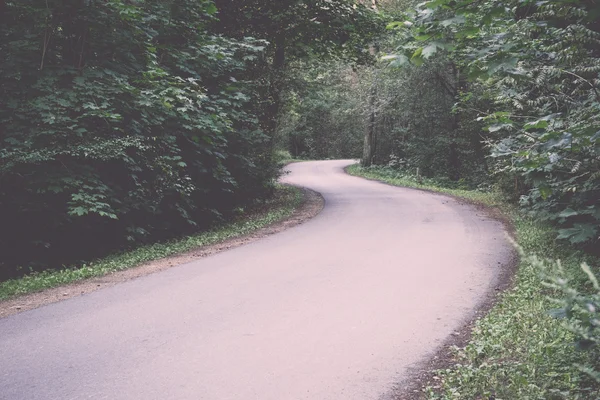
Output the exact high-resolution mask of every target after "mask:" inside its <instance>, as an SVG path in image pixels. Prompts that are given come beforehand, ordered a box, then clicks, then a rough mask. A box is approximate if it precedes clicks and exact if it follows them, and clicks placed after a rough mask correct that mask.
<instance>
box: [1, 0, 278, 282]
mask: <svg viewBox="0 0 600 400" xmlns="http://www.w3.org/2000/svg"><path fill="white" fill-rule="evenodd" d="M215 13H216V8H215V6H214V4H213V3H212V2H211V1H192V0H173V1H171V2H162V1H158V0H148V1H144V2H134V3H132V2H126V1H121V0H111V1H79V2H73V1H68V0H49V1H48V2H39V1H34V0H24V1H18V2H13V1H8V2H7V3H6V7H5V9H4V10H3V14H2V16H1V18H2V22H1V23H0V37H2V41H1V42H0V75H1V76H2V79H1V80H0V98H1V99H2V101H1V102H0V220H1V221H2V224H1V225H0V254H2V259H1V260H0V279H2V278H6V277H7V276H13V275H15V274H16V272H15V267H16V266H19V265H23V266H32V267H34V268H36V269H43V268H45V267H47V266H57V265H61V264H63V263H68V264H70V263H73V262H76V261H78V260H80V259H89V258H94V257H98V256H101V255H103V254H105V253H106V252H108V251H112V250H115V249H119V248H123V247H126V246H128V244H129V243H133V242H142V243H143V242H149V241H155V240H162V239H166V238H169V237H172V236H173V235H180V234H182V233H185V232H192V231H196V230H198V229H200V228H205V227H207V226H209V225H210V224H212V223H213V222H215V221H217V220H219V219H221V218H223V217H227V216H228V215H229V214H231V213H232V212H233V210H235V209H236V208H238V207H241V206H244V205H246V204H250V203H252V202H253V201H254V200H255V199H257V198H261V197H264V196H265V195H267V194H268V193H269V192H270V190H271V184H272V181H273V178H274V177H275V176H276V174H277V168H276V166H275V165H274V164H273V163H272V160H271V156H270V141H269V140H268V138H267V137H266V136H265V135H264V134H263V133H262V131H261V129H260V127H259V123H258V121H257V116H256V115H257V113H258V111H257V109H256V106H255V104H256V103H257V102H256V101H255V100H256V96H257V90H258V89H259V83H258V82H255V83H252V84H250V83H249V82H247V80H246V78H247V77H248V76H251V75H252V74H254V71H256V70H259V69H260V68H261V64H262V61H261V59H262V50H263V48H264V46H265V44H264V43H263V42H261V41H257V40H253V39H246V40H231V39H227V38H224V37H220V36H215V35H212V34H211V33H210V32H208V31H207V29H206V26H207V24H208V23H209V22H211V21H213V20H214V18H215ZM40 44H41V45H40Z"/></svg>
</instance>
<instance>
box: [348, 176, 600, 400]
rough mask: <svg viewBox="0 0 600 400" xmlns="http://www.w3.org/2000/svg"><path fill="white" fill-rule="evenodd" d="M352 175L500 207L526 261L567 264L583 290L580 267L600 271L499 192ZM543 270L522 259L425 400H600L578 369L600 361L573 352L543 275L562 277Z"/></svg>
mask: <svg viewBox="0 0 600 400" xmlns="http://www.w3.org/2000/svg"><path fill="white" fill-rule="evenodd" d="M348 172H349V173H350V174H352V175H355V176H361V177H365V178H369V179H377V180H380V181H383V182H386V183H388V184H392V185H397V186H405V187H412V188H417V189H425V190H431V191H435V192H440V193H446V194H450V195H453V196H457V197H461V198H464V199H467V200H469V201H471V202H475V203H478V204H483V205H486V206H491V207H497V208H498V209H500V210H501V211H502V212H503V214H504V216H505V217H506V218H508V219H509V220H510V222H511V223H512V225H513V226H514V231H515V238H516V241H517V243H518V244H519V246H521V247H522V248H523V251H524V252H525V254H539V255H541V256H543V257H545V258H550V259H560V260H561V265H562V276H563V277H564V279H568V280H569V281H571V282H578V285H580V286H583V282H584V274H583V272H582V271H581V269H580V265H581V263H582V262H587V263H588V264H590V265H591V266H593V267H598V260H596V259H590V258H588V257H586V256H585V255H584V254H582V253H580V252H577V251H574V250H573V249H571V248H569V247H566V246H562V245H559V244H557V243H556V241H555V239H554V238H555V237H556V233H555V232H554V231H553V230H552V229H551V228H550V227H548V226H546V225H544V224H541V223H537V222H536V221H534V220H532V219H531V218H528V217H526V216H524V215H522V214H520V213H519V212H518V211H517V210H516V209H515V208H514V207H512V206H511V205H508V204H506V203H504V202H503V201H502V200H501V198H500V196H498V195H496V194H494V193H485V192H479V191H470V190H462V189H451V188H444V187H439V186H437V185H436V183H435V182H433V181H423V182H418V181H417V180H416V179H415V178H414V177H411V176H407V175H402V174H400V173H398V172H395V171H392V170H389V169H384V168H371V169H363V168H361V167H359V166H352V167H350V168H349V170H348ZM541 264H542V263H540V262H536V261H535V259H534V258H532V257H523V258H522V260H521V262H520V264H519V267H518V270H517V274H516V276H515V280H514V287H513V288H512V289H511V290H509V291H507V292H505V293H503V294H502V295H501V296H500V298H499V301H498V303H497V304H496V305H495V306H494V308H493V309H492V310H491V311H490V312H489V313H488V314H487V315H486V316H485V317H483V318H481V319H479V320H478V321H477V322H476V324H475V326H474V329H473V331H472V337H471V341H470V343H469V344H468V345H467V346H466V347H464V348H455V349H454V350H455V359H454V362H455V364H454V365H453V366H452V367H451V368H448V369H445V370H442V371H438V372H437V373H436V376H435V377H434V379H433V383H432V384H431V386H430V387H429V388H427V389H426V390H425V391H424V392H423V398H429V399H469V400H475V399H477V400H480V399H481V400H483V399H486V400H487V399H496V400H500V399H503V400H522V399H565V400H566V399H581V400H583V399H586V400H592V399H600V392H598V386H597V384H595V383H594V382H593V381H592V379H590V377H589V375H587V374H585V373H584V372H582V371H581V369H580V368H578V367H577V365H583V366H588V367H590V366H591V367H593V366H594V364H596V363H597V358H596V359H595V357H594V354H593V353H592V352H589V351H587V352H584V351H580V350H578V349H577V348H576V347H575V346H574V345H573V343H574V341H575V336H574V334H573V333H571V331H570V330H569V329H567V327H566V325H565V322H564V321H562V320H559V319H556V318H554V317H552V316H551V315H550V312H549V311H550V310H552V309H554V308H556V307H557V305H556V303H555V302H554V301H553V299H552V298H553V297H556V296H559V294H558V293H556V292H553V291H552V290H550V289H549V288H548V287H547V286H546V285H544V280H545V278H544V277H543V275H544V273H546V274H547V273H550V274H554V273H556V271H548V270H546V271H544V270H543V269H542V268H541ZM546 265H547V264H546ZM596 356H597V354H596Z"/></svg>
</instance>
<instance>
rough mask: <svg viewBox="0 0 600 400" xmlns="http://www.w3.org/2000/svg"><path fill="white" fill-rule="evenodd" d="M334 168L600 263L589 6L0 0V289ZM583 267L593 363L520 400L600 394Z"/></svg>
mask: <svg viewBox="0 0 600 400" xmlns="http://www.w3.org/2000/svg"><path fill="white" fill-rule="evenodd" d="M339 158H354V159H361V166H362V168H363V169H364V170H367V171H372V172H374V173H380V174H392V175H394V176H409V177H413V178H415V179H417V180H419V181H421V180H428V182H433V183H434V184H435V185H438V186H442V187H447V188H454V189H464V190H473V191H479V192H485V193H494V194H495V195H497V196H499V197H500V198H502V200H503V201H505V202H507V203H509V204H512V205H514V206H515V207H518V208H519V210H520V212H521V213H523V215H526V216H527V217H528V218H531V219H533V220H535V221H536V222H539V223H543V224H546V225H547V226H550V227H551V229H552V235H553V237H552V240H554V241H555V243H556V245H557V246H565V247H566V248H568V249H570V250H569V251H575V252H580V253H581V254H584V255H585V257H590V258H589V259H591V260H597V258H595V257H598V256H600V238H599V237H600V3H599V2H597V1H596V0H582V1H578V0H572V1H570V0H542V1H532V0H430V1H426V2H422V3H418V2H414V1H412V0H369V1H358V0H286V1H269V0H169V1H158V0H44V1H42V0H19V1H13V0H0V221H1V224H0V254H1V257H0V281H2V280H7V279H10V278H15V277H20V276H23V275H25V274H27V273H30V272H39V271H44V270H47V269H56V268H60V267H62V266H72V265H80V264H82V263H85V262H86V261H87V260H91V259H96V258H99V257H104V256H106V255H108V254H111V253H114V252H117V251H123V250H126V249H132V248H135V247H136V246H140V245H144V244H148V243H155V242H160V241H164V240H169V239H172V238H175V237H181V236H183V235H188V234H192V233H194V232H199V231H203V230H207V229H209V228H211V227H213V226H215V224H218V223H220V222H222V221H228V220H230V219H232V218H233V217H234V216H235V215H237V214H239V213H240V210H245V209H247V208H251V207H253V206H256V205H257V204H261V202H264V201H265V200H266V199H269V198H270V197H271V196H272V195H273V192H274V190H275V183H276V181H277V179H278V177H279V176H280V175H281V173H282V171H281V163H282V162H285V161H286V160H291V159H339ZM536 262H537V261H536ZM590 265H591V267H592V268H591V269H590V270H589V271H588V272H589V274H588V275H589V276H590V280H589V281H586V282H585V283H581V285H579V286H577V289H572V288H570V287H568V286H567V285H566V283H565V282H562V281H560V280H554V281H553V284H554V286H553V290H558V291H560V289H561V288H562V289H564V290H565V291H566V292H567V295H566V297H563V300H565V299H566V300H565V301H566V303H565V304H566V306H565V308H564V309H565V310H566V317H568V318H571V317H575V322H574V323H573V324H572V325H571V326H570V328H569V329H570V330H571V332H573V335H574V337H573V338H571V337H570V339H573V341H575V340H577V343H578V345H579V346H580V347H582V348H584V349H585V350H589V351H590V352H589V353H586V354H587V355H586V357H588V358H586V360H587V361H585V362H584V361H581V360H580V364H578V366H577V367H576V368H575V367H572V366H571V364H569V365H567V364H568V363H567V362H566V361H565V365H560V366H559V367H557V368H555V369H554V370H551V371H546V373H547V374H550V375H548V376H549V377H550V378H548V377H546V378H544V379H547V380H545V381H544V382H545V383H543V384H542V386H543V388H542V389H540V391H538V392H535V393H536V395H537V396H538V397H535V396H533V397H520V398H523V399H524V398H532V399H533V398H556V399H562V398H565V399H566V398H571V399H574V398H581V399H586V398H589V399H592V398H593V397H592V396H593V394H592V393H597V392H593V390H597V385H598V383H599V382H600V373H599V372H597V371H598V369H597V368H598V365H597V358H596V356H597V354H598V353H597V351H598V344H599V343H600V322H599V321H600V320H599V319H598V318H599V317H598V315H599V314H598V311H597V310H598V308H599V307H600V294H599V293H600V288H598V283H597V281H595V278H594V274H596V275H598V268H597V266H598V264H593V262H592V263H591V264H590ZM561 285H562V286H561ZM540 290H541V289H540ZM579 290H581V293H580V292H579ZM532 329H533V328H532ZM575 336H576V337H577V338H575ZM566 341H568V340H565V342H566ZM550 347H551V346H549V347H548V348H547V350H548V351H549V352H550V351H552V350H551V348H550ZM540 357H544V356H543V355H542V356H540ZM594 359H595V360H594ZM590 360H591V361H590ZM551 374H556V375H551ZM534 375H535V374H534ZM558 375H560V376H561V379H562V382H564V381H568V380H569V379H572V380H573V382H575V384H573V386H574V387H573V388H571V389H565V388H564V387H562V388H553V387H552V385H551V384H550V383H549V382H550V380H551V378H552V377H555V376H558ZM567 375H568V377H567ZM506 379H509V378H506ZM532 379H533V378H532ZM494 384H495V385H497V386H501V385H502V382H496V383H494ZM527 384H531V385H534V384H536V383H534V380H532V381H531V382H529V383H527ZM523 385H524V386H526V384H523ZM544 385H546V386H544ZM594 385H596V386H594ZM593 388H596V389H593ZM569 390H570V391H569ZM447 393H449V392H447ZM447 393H446V395H445V397H440V398H448V399H450V398H467V397H460V396H457V397H451V396H450V395H448V394H447ZM432 396H434V397H432V398H437V397H435V396H442V395H441V394H439V393H438V394H435V395H432ZM473 398H474V397H473ZM481 398H483V397H481ZM489 398H493V397H489ZM498 398H500V397H498Z"/></svg>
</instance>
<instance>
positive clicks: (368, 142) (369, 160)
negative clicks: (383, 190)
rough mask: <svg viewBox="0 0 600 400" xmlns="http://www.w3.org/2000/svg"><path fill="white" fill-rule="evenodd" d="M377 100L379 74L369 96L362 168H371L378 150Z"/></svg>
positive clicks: (374, 79)
mask: <svg viewBox="0 0 600 400" xmlns="http://www.w3.org/2000/svg"><path fill="white" fill-rule="evenodd" d="M376 98H377V72H376V73H375V77H374V78H373V83H372V84H371V94H370V96H369V120H368V122H367V129H366V130H365V142H364V147H363V158H362V163H361V164H362V166H363V167H370V166H371V165H373V163H374V161H375V152H376V150H377V131H376V129H375V119H376V114H375V99H376Z"/></svg>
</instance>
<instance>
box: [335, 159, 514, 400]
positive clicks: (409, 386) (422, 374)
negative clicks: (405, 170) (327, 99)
mask: <svg viewBox="0 0 600 400" xmlns="http://www.w3.org/2000/svg"><path fill="white" fill-rule="evenodd" d="M348 168H350V166H347V167H345V168H344V172H345V173H346V174H348V175H349V176H352V177H354V178H359V179H364V180H367V181H371V182H377V183H380V184H382V185H386V186H390V187H395V188H402V189H406V190H415V191H419V192H425V193H429V194H433V195H436V196H442V197H448V198H451V199H454V200H457V201H459V202H461V203H465V204H468V205H469V206H470V207H473V208H474V210H473V212H474V213H476V212H477V211H481V212H483V213H484V214H485V216H486V217H487V218H490V219H493V220H496V221H498V222H500V223H501V224H502V225H503V226H504V229H505V232H506V235H507V236H508V237H509V238H510V239H511V241H515V240H516V238H515V236H514V232H515V228H514V225H513V222H512V220H511V219H510V218H509V217H508V216H507V215H506V214H504V213H502V211H500V210H498V209H497V208H494V207H490V206H487V205H485V204H482V203H478V202H476V201H473V200H470V199H465V198H463V197H460V196H455V195H451V194H447V193H442V192H436V191H434V190H430V189H421V188H414V187H408V186H397V185H393V184H391V183H388V182H385V181H381V180H378V179H371V178H365V177H362V176H357V175H352V174H350V173H348ZM519 261H520V259H519V255H518V253H517V251H516V249H513V251H512V255H511V260H510V262H508V263H506V264H504V263H499V264H498V267H499V268H501V269H500V271H499V273H498V277H497V280H496V284H495V286H494V287H493V288H490V290H489V291H488V293H487V294H486V296H485V297H484V298H483V299H482V301H481V302H480V304H479V305H478V306H477V309H476V310H475V312H474V313H473V315H471V316H470V317H469V318H467V319H466V320H465V321H464V323H463V325H462V326H461V327H460V329H458V330H456V331H455V332H454V333H453V335H452V336H449V337H448V338H447V339H446V340H445V341H444V342H443V343H441V344H440V345H439V346H438V347H437V349H435V351H434V352H433V353H432V354H431V356H430V357H428V358H427V359H425V360H423V361H421V362H420V363H418V364H417V365H415V366H414V367H413V368H412V370H411V371H410V373H409V374H408V376H407V377H405V379H403V380H402V381H401V382H398V383H397V386H396V387H395V388H394V390H393V393H392V398H393V399H394V400H423V399H424V397H423V389H425V388H426V387H427V386H433V385H434V384H435V380H434V379H433V377H434V376H435V372H436V371H439V370H443V369H446V368H450V367H451V366H452V365H454V364H456V362H457V361H456V358H455V355H454V351H453V350H452V349H453V348H454V347H459V348H462V347H465V346H466V345H468V344H469V342H470V341H471V337H472V332H473V328H474V326H475V323H476V322H477V320H479V319H480V318H482V317H484V316H485V315H487V314H488V313H489V312H490V310H491V309H492V308H493V307H494V306H496V305H497V304H498V303H499V302H500V300H501V298H500V296H501V295H502V294H503V293H504V292H506V291H507V290H509V289H511V288H512V286H513V283H514V277H515V275H516V273H517V269H518V266H519Z"/></svg>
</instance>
